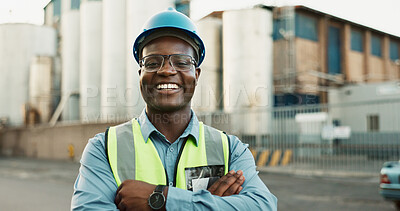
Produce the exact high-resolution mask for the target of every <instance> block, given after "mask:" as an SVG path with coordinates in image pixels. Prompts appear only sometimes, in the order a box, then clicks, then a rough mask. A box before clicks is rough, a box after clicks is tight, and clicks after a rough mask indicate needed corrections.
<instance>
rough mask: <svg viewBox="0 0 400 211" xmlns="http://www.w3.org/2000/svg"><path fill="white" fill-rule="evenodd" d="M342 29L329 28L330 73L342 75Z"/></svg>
mask: <svg viewBox="0 0 400 211" xmlns="http://www.w3.org/2000/svg"><path fill="white" fill-rule="evenodd" d="M340 34H341V32H340V28H338V27H335V26H329V28H328V55H327V57H328V73H329V74H341V73H342V55H341V40H340Z"/></svg>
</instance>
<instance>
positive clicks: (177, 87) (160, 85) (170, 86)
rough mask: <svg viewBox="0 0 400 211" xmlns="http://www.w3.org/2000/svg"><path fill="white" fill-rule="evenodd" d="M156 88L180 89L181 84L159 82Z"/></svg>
mask: <svg viewBox="0 0 400 211" xmlns="http://www.w3.org/2000/svg"><path fill="white" fill-rule="evenodd" d="M156 88H157V89H158V90H175V89H179V86H178V85H177V84H158V85H157V86H156Z"/></svg>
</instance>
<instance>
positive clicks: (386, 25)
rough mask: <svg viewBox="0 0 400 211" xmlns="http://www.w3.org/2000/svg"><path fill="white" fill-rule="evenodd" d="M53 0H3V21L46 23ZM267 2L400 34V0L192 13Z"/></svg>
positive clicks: (253, 0) (316, 0) (309, 1)
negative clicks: (304, 8) (260, 6)
mask: <svg viewBox="0 0 400 211" xmlns="http://www.w3.org/2000/svg"><path fill="white" fill-rule="evenodd" d="M48 2H49V0H0V23H7V22H12V23H16V22H17V23H33V24H42V23H43V19H44V18H43V7H44V6H46V4H47V3H48ZM258 3H264V4H267V5H276V6H283V5H294V4H295V5H304V6H308V7H311V8H313V9H316V10H319V11H322V12H325V13H328V14H331V15H334V16H337V17H340V18H343V19H346V20H349V21H352V22H355V23H358V24H362V25H365V26H368V27H371V28H374V29H377V30H379V31H383V32H386V33H389V34H393V35H396V36H400V0H379V1H377V0H192V6H191V8H192V11H191V15H192V18H193V19H199V18H201V17H203V16H204V15H207V14H208V13H210V12H212V11H214V10H226V9H239V8H246V7H250V6H251V5H254V4H258Z"/></svg>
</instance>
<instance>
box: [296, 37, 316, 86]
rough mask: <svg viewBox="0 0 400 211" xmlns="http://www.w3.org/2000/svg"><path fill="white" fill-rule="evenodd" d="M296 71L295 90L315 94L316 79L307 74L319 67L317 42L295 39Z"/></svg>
mask: <svg viewBox="0 0 400 211" xmlns="http://www.w3.org/2000/svg"><path fill="white" fill-rule="evenodd" d="M295 45H296V67H297V68H296V69H297V78H296V79H297V82H298V85H299V87H298V88H297V90H298V92H299V93H303V94H316V93H317V91H318V90H317V89H316V88H317V87H318V78H317V77H315V76H313V75H311V74H310V73H309V71H310V70H314V71H318V70H320V66H321V58H320V54H319V48H320V45H319V43H318V42H315V41H311V40H306V39H302V38H296V44H295Z"/></svg>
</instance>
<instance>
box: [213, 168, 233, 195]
mask: <svg viewBox="0 0 400 211" xmlns="http://www.w3.org/2000/svg"><path fill="white" fill-rule="evenodd" d="M234 173H235V171H234V170H230V171H229V172H228V173H227V174H225V175H224V176H222V177H221V178H219V179H218V180H217V181H216V182H214V184H212V185H211V187H210V188H208V191H210V192H211V194H213V195H215V194H214V193H215V191H216V190H217V188H218V186H219V185H220V184H221V182H222V181H223V180H225V179H227V177H228V175H230V176H232V175H233V174H234Z"/></svg>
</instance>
